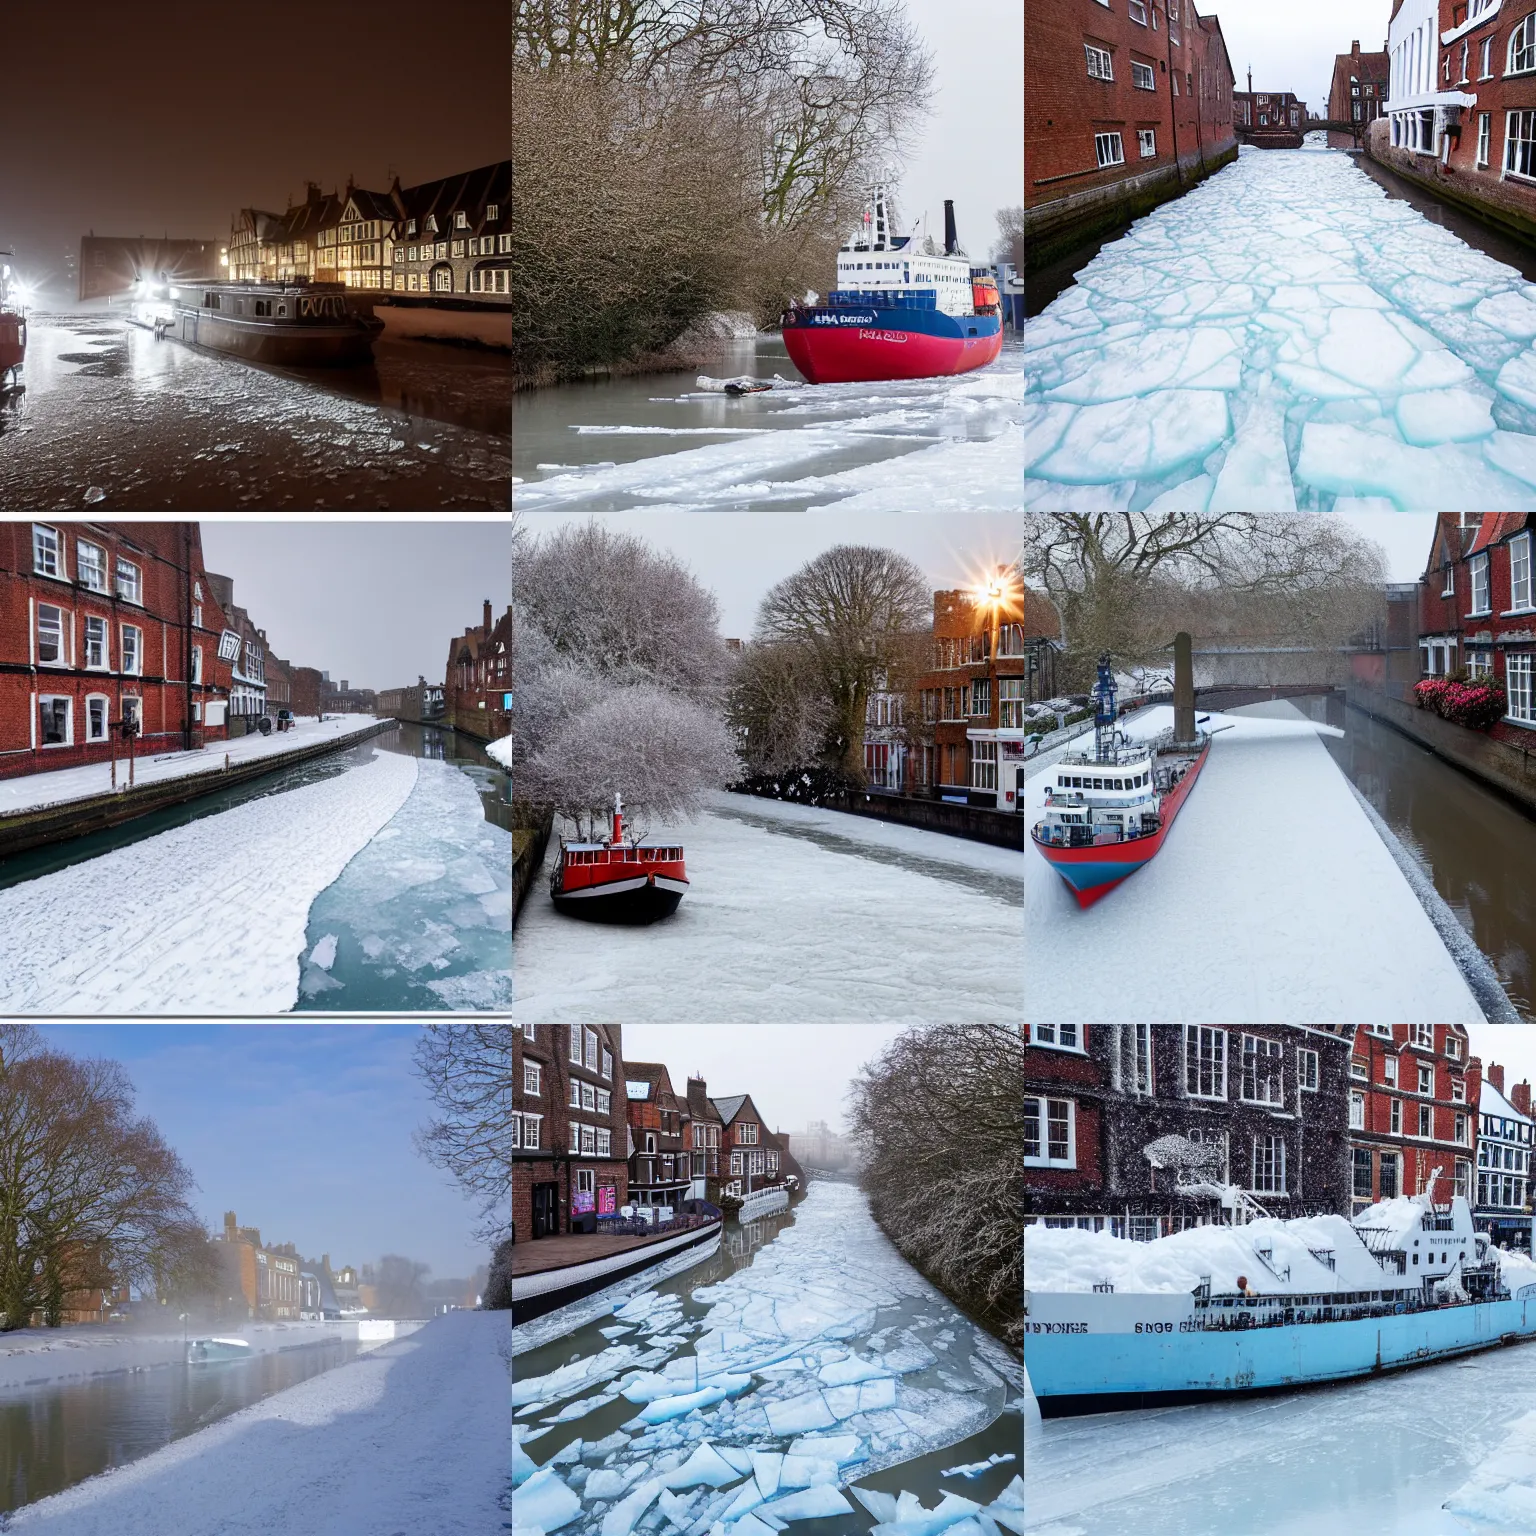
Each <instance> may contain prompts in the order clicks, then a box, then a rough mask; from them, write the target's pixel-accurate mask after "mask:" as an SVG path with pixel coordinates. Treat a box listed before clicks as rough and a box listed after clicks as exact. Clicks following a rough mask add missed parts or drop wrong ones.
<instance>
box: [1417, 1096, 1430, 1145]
mask: <svg viewBox="0 0 1536 1536" xmlns="http://www.w3.org/2000/svg"><path fill="white" fill-rule="evenodd" d="M1418 1118H1419V1128H1418V1130H1417V1131H1415V1132H1414V1136H1415V1138H1416V1139H1417V1140H1419V1141H1433V1140H1434V1139H1435V1106H1434V1105H1433V1104H1420V1105H1419V1117H1418ZM1425 1120H1428V1121H1429V1129H1428V1130H1427V1131H1426V1130H1425V1129H1424V1122H1425Z"/></svg>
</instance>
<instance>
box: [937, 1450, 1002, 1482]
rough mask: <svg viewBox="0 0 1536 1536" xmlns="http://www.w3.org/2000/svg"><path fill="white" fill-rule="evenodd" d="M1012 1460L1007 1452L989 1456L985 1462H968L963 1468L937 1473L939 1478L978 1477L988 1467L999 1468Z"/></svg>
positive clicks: (945, 1469) (952, 1468)
mask: <svg viewBox="0 0 1536 1536" xmlns="http://www.w3.org/2000/svg"><path fill="white" fill-rule="evenodd" d="M1013 1459H1014V1456H1013V1452H1012V1451H1009V1452H1008V1453H1007V1454H1006V1455H994V1456H989V1457H988V1458H987V1459H986V1460H985V1461H968V1462H966V1463H965V1465H964V1466H960V1467H945V1468H944V1470H943V1471H942V1472H940V1473H939V1476H940V1477H980V1476H981V1474H982V1473H983V1472H985V1471H986V1470H987V1468H988V1467H1000V1466H1002V1464H1003V1463H1004V1462H1007V1461H1012V1460H1013Z"/></svg>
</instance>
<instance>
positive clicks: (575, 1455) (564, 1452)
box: [549, 1436, 581, 1467]
mask: <svg viewBox="0 0 1536 1536" xmlns="http://www.w3.org/2000/svg"><path fill="white" fill-rule="evenodd" d="M580 1460H581V1438H580V1436H578V1437H577V1438H576V1439H575V1440H570V1441H567V1442H566V1443H565V1444H564V1445H562V1446H561V1447H560V1449H559V1450H558V1451H556V1452H555V1454H554V1455H553V1456H551V1457H550V1458H549V1464H550V1466H552V1467H568V1466H569V1465H570V1464H571V1463H572V1462H573V1461H580Z"/></svg>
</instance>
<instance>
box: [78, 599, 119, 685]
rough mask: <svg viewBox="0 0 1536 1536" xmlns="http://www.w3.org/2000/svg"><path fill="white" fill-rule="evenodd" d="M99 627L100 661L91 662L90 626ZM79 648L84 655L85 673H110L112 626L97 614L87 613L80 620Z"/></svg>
mask: <svg viewBox="0 0 1536 1536" xmlns="http://www.w3.org/2000/svg"><path fill="white" fill-rule="evenodd" d="M93 624H99V625H100V626H101V659H100V660H99V661H92V660H91V625H93ZM80 646H81V649H82V650H83V651H84V653H85V670H86V671H87V672H110V671H111V670H112V626H111V624H110V623H108V621H107V620H106V619H104V618H102V616H101V615H100V614H99V613H87V614H85V615H84V616H83V617H82V618H81V620H80Z"/></svg>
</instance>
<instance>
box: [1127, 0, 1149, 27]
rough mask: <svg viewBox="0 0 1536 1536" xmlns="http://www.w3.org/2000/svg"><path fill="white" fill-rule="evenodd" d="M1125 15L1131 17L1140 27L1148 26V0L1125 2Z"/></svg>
mask: <svg viewBox="0 0 1536 1536" xmlns="http://www.w3.org/2000/svg"><path fill="white" fill-rule="evenodd" d="M1125 14H1126V15H1127V16H1129V17H1130V18H1131V20H1132V21H1134V22H1135V23H1136V24H1137V25H1138V26H1141V27H1144V26H1146V24H1147V5H1146V0H1125Z"/></svg>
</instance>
